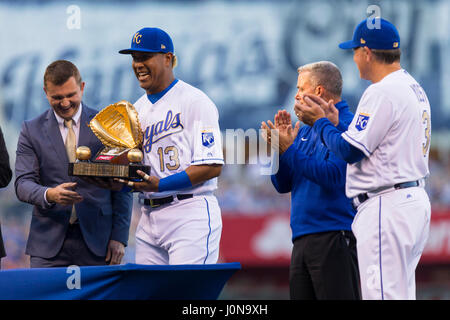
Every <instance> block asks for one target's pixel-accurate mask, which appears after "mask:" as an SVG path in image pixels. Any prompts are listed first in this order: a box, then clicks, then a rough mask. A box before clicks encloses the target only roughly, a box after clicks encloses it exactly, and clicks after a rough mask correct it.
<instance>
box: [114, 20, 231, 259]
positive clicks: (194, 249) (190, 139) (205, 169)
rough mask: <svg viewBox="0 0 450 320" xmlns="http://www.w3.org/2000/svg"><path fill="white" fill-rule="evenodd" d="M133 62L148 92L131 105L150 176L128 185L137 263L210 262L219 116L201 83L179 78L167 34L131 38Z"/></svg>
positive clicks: (150, 31) (215, 239)
mask: <svg viewBox="0 0 450 320" xmlns="http://www.w3.org/2000/svg"><path fill="white" fill-rule="evenodd" d="M119 53H122V54H131V56H132V59H133V61H132V68H133V71H134V73H135V75H136V78H137V79H138V81H139V85H140V86H141V88H143V89H144V90H145V91H146V92H145V94H144V95H143V96H142V97H141V98H140V99H138V101H136V103H134V106H135V108H136V110H137V111H138V114H139V121H140V123H141V127H142V130H143V132H144V142H143V148H142V149H143V152H144V160H143V161H144V164H146V165H150V166H151V173H150V176H149V175H146V174H144V173H143V172H140V175H141V176H142V177H143V181H142V182H129V183H128V186H130V187H131V188H133V189H134V190H136V191H140V192H141V193H140V195H139V199H140V202H141V203H142V204H143V206H142V215H141V219H140V221H139V225H138V227H137V230H136V263H138V264H159V265H160V264H212V263H216V262H217V260H218V256H219V242H220V236H221V232H222V218H221V212H220V207H219V204H218V202H217V199H216V197H215V196H214V195H213V191H214V190H215V189H216V188H217V177H218V176H219V175H220V172H221V169H222V165H223V164H224V161H223V153H222V145H221V136H220V129H219V122H218V119H219V115H218V111H217V108H216V106H215V104H214V103H213V102H212V101H211V100H210V99H209V98H208V97H207V96H206V94H205V93H203V92H202V91H200V90H199V89H197V88H195V87H193V86H191V85H189V84H187V83H185V82H183V81H182V80H179V79H176V78H175V77H174V73H173V68H174V67H175V66H176V63H177V58H176V56H175V55H174V47H173V43H172V40H171V38H170V36H169V35H168V34H167V33H166V32H165V31H163V30H161V29H159V28H143V29H141V30H139V31H137V32H136V33H135V34H134V35H133V37H132V41H131V48H129V49H124V50H121V51H119Z"/></svg>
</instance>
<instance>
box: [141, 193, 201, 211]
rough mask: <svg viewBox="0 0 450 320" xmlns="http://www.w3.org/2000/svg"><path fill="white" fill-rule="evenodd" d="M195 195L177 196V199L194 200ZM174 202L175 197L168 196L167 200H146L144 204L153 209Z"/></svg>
mask: <svg viewBox="0 0 450 320" xmlns="http://www.w3.org/2000/svg"><path fill="white" fill-rule="evenodd" d="M193 196H194V195H193V194H177V195H176V197H177V199H178V200H185V199H189V198H192V197H193ZM173 200H174V197H173V196H168V197H165V198H156V199H144V201H143V203H144V205H146V206H151V207H152V208H157V207H159V206H162V205H163V204H167V203H171V202H172V201H173Z"/></svg>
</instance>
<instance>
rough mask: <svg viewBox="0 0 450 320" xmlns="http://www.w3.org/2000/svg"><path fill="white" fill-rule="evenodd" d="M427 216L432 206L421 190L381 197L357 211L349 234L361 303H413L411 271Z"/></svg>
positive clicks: (425, 232)
mask: <svg viewBox="0 0 450 320" xmlns="http://www.w3.org/2000/svg"><path fill="white" fill-rule="evenodd" d="M430 216H431V207H430V201H429V198H428V195H427V193H426V191H425V190H424V189H423V188H421V187H412V188H405V189H398V190H394V191H391V192H387V193H383V194H380V195H377V196H374V197H372V198H369V199H368V200H366V201H365V202H364V203H362V204H361V205H360V206H359V207H358V212H357V214H356V216H355V219H354V220H353V224H352V230H353V233H354V235H355V237H356V240H357V254H358V264H359V272H360V277H361V293H362V298H363V299H364V300H384V299H386V300H388V299H390V300H414V299H415V298H416V282H415V270H416V267H417V264H418V262H419V260H420V256H421V255H422V251H423V249H424V247H425V244H426V241H427V238H428V232H429V227H430Z"/></svg>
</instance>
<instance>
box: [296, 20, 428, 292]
mask: <svg viewBox="0 0 450 320" xmlns="http://www.w3.org/2000/svg"><path fill="white" fill-rule="evenodd" d="M377 19H380V28H379V29H374V28H372V29H371V28H369V25H370V24H369V23H368V22H367V21H366V20H364V21H362V22H361V23H360V24H359V25H358V26H357V27H356V30H355V32H354V36H353V40H350V41H347V42H344V43H342V44H340V48H342V49H350V48H352V49H354V61H355V63H356V65H357V66H358V69H359V71H360V75H361V78H363V79H367V80H370V81H371V82H372V85H370V86H369V87H368V88H367V89H366V91H365V92H364V94H363V96H362V98H361V100H360V102H359V105H358V108H357V110H356V113H355V117H354V119H353V121H352V123H351V124H350V126H349V127H348V130H347V131H346V132H344V133H342V132H338V131H337V130H336V129H335V128H334V126H333V125H332V124H331V123H330V121H328V120H327V119H326V118H324V112H323V111H321V110H322V109H321V108H320V107H319V105H321V106H322V107H323V108H325V109H327V108H328V110H329V112H332V113H336V112H337V110H336V109H335V108H334V106H333V104H332V103H331V102H329V103H327V102H326V101H324V100H322V99H320V98H318V97H315V96H309V98H307V99H306V100H305V103H306V104H307V105H297V106H296V107H295V111H296V113H297V114H298V116H299V117H300V118H301V119H302V120H303V121H305V122H306V123H308V124H310V125H312V124H314V129H315V130H316V132H317V133H318V134H320V136H321V138H322V140H323V141H324V143H325V144H326V145H327V146H328V147H329V148H330V149H331V150H332V151H333V152H335V153H336V154H338V155H339V156H340V157H342V158H343V159H344V160H346V161H347V162H348V166H347V181H346V194H347V197H349V198H353V203H354V206H355V207H357V214H356V216H355V219H354V221H353V224H352V230H353V232H354V234H355V236H356V239H357V253H358V260H359V262H358V263H359V270H360V277H361V291H362V297H363V299H415V297H416V292H415V291H416V290H415V269H416V266H417V264H418V262H419V259H420V257H421V254H422V251H423V249H424V247H425V243H426V240H427V238H428V232H429V224H430V215H431V208H430V201H429V198H428V195H427V193H426V192H425V190H424V188H423V187H424V184H425V178H426V177H427V176H428V175H429V170H428V154H429V147H430V135H431V120H430V104H429V101H428V98H427V96H426V94H425V92H424V90H423V89H422V87H421V86H420V85H419V84H418V83H417V82H416V81H415V80H414V78H413V77H412V76H411V75H409V74H408V72H406V71H405V70H404V69H402V68H401V66H400V49H399V48H400V37H399V35H398V31H397V29H396V28H395V26H394V25H392V24H391V23H390V22H388V21H386V20H384V19H381V18H377ZM372 26H373V25H372Z"/></svg>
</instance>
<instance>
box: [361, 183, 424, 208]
mask: <svg viewBox="0 0 450 320" xmlns="http://www.w3.org/2000/svg"><path fill="white" fill-rule="evenodd" d="M419 185H420V182H419V180H416V181H409V182H402V183H397V184H394V189H396V190H397V189H405V188H412V187H418V186H419ZM355 198H356V199H358V202H359V204H358V206H360V205H361V204H362V203H363V202H364V201H366V200H367V199H369V195H368V194H367V193H361V194H358V195H357V196H356V197H355ZM352 205H353V208H354V209H355V210H356V208H357V207H358V206H355V205H354V202H353V201H352Z"/></svg>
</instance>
